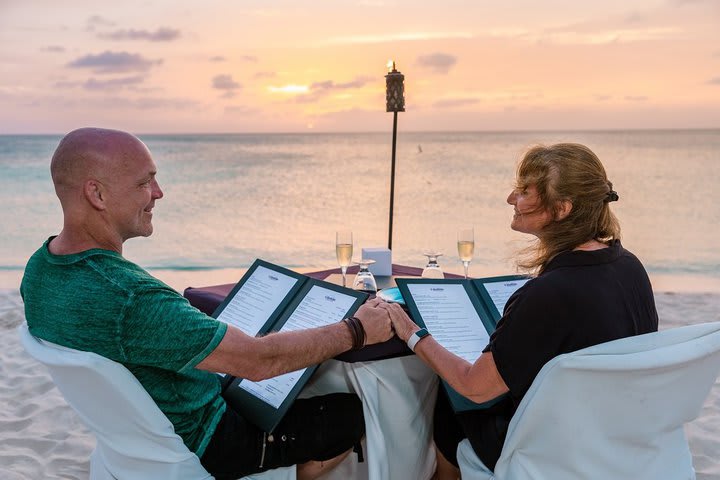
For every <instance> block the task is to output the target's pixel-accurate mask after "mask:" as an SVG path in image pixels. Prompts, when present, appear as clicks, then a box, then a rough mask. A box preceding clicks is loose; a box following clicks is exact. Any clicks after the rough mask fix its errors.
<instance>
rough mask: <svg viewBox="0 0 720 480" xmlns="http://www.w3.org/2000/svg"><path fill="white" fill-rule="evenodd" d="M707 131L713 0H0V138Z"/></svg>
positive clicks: (718, 1) (712, 122)
mask: <svg viewBox="0 0 720 480" xmlns="http://www.w3.org/2000/svg"><path fill="white" fill-rule="evenodd" d="M389 59H393V60H395V62H396V65H397V69H398V70H399V71H400V72H402V73H403V74H404V75H405V98H406V111H405V112H404V113H400V114H399V120H398V122H399V126H400V127H399V128H400V129H401V130H403V129H404V130H407V131H449V130H453V131H455V130H466V131H467V130H470V131H497V130H569V129H572V130H586V129H653V128H720V0H637V1H631V0H600V1H598V0H583V1H577V0H544V1H542V2H539V1H531V0H517V1H512V0H507V1H499V0H498V1H496V0H492V1H491V0H477V1H469V0H463V1H456V0H445V1H442V2H437V1H427V0H317V1H308V0H222V1H221V0H203V1H200V0H172V1H170V0H123V1H112V2H110V1H105V0H92V1H89V0H88V1H86V0H62V1H58V0H0V134H19V133H31V134H34V133H54V134H57V133H65V132H68V131H70V130H72V129H74V128H77V127H81V126H89V125H92V126H103V127H109V128H120V129H124V130H128V131H132V132H134V133H226V132H227V133H235V132H238V133H244V132H312V131H317V132H337V131H339V132H355V131H386V130H388V128H391V127H389V125H391V122H392V119H391V114H389V113H386V112H385V78H384V76H385V74H386V73H387V68H386V64H387V62H388V60H389Z"/></svg>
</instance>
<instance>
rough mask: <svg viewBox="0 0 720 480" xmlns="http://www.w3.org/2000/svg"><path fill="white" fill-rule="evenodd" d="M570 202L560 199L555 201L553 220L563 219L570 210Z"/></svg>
mask: <svg viewBox="0 0 720 480" xmlns="http://www.w3.org/2000/svg"><path fill="white" fill-rule="evenodd" d="M572 207H573V205H572V202H571V201H570V200H560V201H559V202H558V203H557V210H555V212H556V213H555V221H556V222H559V221H561V220H565V218H567V216H568V215H570V212H572Z"/></svg>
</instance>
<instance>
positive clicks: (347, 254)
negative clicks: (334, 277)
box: [335, 243, 353, 267]
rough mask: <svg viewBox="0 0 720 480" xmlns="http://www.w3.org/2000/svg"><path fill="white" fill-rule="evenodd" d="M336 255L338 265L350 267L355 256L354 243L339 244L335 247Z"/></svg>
mask: <svg viewBox="0 0 720 480" xmlns="http://www.w3.org/2000/svg"><path fill="white" fill-rule="evenodd" d="M335 253H336V254H337V261H338V265H340V266H341V267H347V266H349V265H350V261H351V260H352V254H353V246H352V243H339V244H337V245H335Z"/></svg>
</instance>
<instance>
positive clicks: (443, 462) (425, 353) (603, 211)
mask: <svg viewBox="0 0 720 480" xmlns="http://www.w3.org/2000/svg"><path fill="white" fill-rule="evenodd" d="M618 199H619V196H618V194H617V193H616V192H615V191H614V190H613V185H612V183H611V182H610V181H609V180H608V178H607V175H606V173H605V169H604V167H603V165H602V163H601V162H600V160H599V159H598V158H597V156H596V155H595V154H594V153H593V152H592V151H591V150H590V149H589V148H587V147H585V146H583V145H579V144H574V143H560V144H556V145H551V146H536V147H533V148H531V149H530V150H529V151H528V152H527V153H526V154H525V155H524V157H523V159H522V160H521V162H520V164H519V166H518V168H517V175H516V183H515V188H514V189H513V191H512V192H511V193H510V195H509V196H508V198H507V203H509V204H510V205H512V206H513V209H514V216H513V218H512V222H511V225H510V227H511V228H512V229H513V230H516V231H519V232H523V233H527V234H530V235H534V236H535V237H537V240H536V242H535V244H534V245H533V246H532V247H530V248H529V249H526V250H525V251H524V255H523V256H522V257H521V258H520V259H519V260H518V262H517V263H518V266H519V267H520V269H521V270H523V271H525V272H527V273H530V274H532V275H533V276H534V278H533V279H532V280H530V281H529V282H527V283H526V284H525V285H524V286H523V287H521V288H520V289H519V290H518V291H517V292H515V294H513V295H512V297H511V298H510V299H509V300H508V302H507V304H506V305H505V309H504V312H503V317H502V318H501V320H500V321H499V323H498V326H497V329H496V330H495V332H494V333H493V334H492V336H491V337H490V343H489V344H488V345H487V347H485V349H484V350H483V353H482V355H481V356H480V358H478V359H477V360H476V361H475V363H474V364H470V363H469V362H466V361H465V360H463V359H461V358H460V357H457V356H455V355H453V354H452V353H450V352H448V351H447V350H445V349H444V348H443V347H442V346H441V345H440V344H439V343H437V342H436V341H435V340H434V339H433V338H432V336H431V335H428V336H425V337H422V338H421V339H420V340H419V341H418V340H417V339H416V338H413V337H414V334H415V332H417V331H418V330H419V327H418V326H417V325H415V323H413V322H412V321H411V320H410V319H409V318H408V317H407V316H406V315H405V314H404V313H402V310H401V309H400V308H399V307H398V306H397V305H396V304H395V305H394V304H384V305H383V308H387V309H389V310H390V311H391V312H392V315H391V317H392V320H393V325H394V328H395V331H396V333H397V335H398V336H399V337H400V338H401V339H402V340H404V341H406V342H407V341H409V340H412V344H413V346H414V347H415V349H414V350H415V353H416V354H417V355H418V356H419V357H420V358H421V359H423V361H425V362H426V363H427V364H428V365H429V366H430V367H431V368H432V369H433V370H434V371H435V372H437V374H438V375H439V376H440V377H442V378H443V379H444V380H446V381H447V382H448V383H449V384H450V385H451V386H452V387H453V388H454V389H455V390H457V391H458V392H459V393H461V394H462V395H464V396H466V397H468V398H469V399H471V400H473V401H475V402H479V403H480V402H487V401H490V400H495V403H494V404H493V405H492V406H491V407H489V408H488V409H485V410H474V411H470V412H463V413H458V414H455V413H453V411H452V410H451V408H450V406H449V403H448V400H447V399H446V397H445V394H444V392H442V391H441V392H440V393H439V394H438V402H437V406H436V409H435V444H436V449H437V453H438V470H437V476H436V478H439V479H443V478H457V477H458V474H459V470H458V469H457V460H456V456H455V451H456V449H457V444H458V443H459V442H460V441H461V440H462V439H463V438H468V439H469V440H470V443H471V445H472V447H473V449H474V450H475V452H476V453H477V455H478V457H479V458H480V459H481V460H482V461H483V463H484V464H485V465H486V466H487V467H488V468H490V469H494V467H495V463H496V462H497V459H498V457H499V456H500V451H501V449H502V445H503V442H504V440H505V435H506V433H507V427H508V425H509V423H510V419H511V418H512V416H513V414H514V413H515V409H516V408H517V406H518V404H519V403H520V401H521V400H522V398H523V396H524V395H525V393H526V392H527V390H528V389H529V388H530V385H531V384H532V382H533V380H534V379H535V377H536V375H537V374H538V373H539V371H540V369H541V368H542V367H543V365H545V363H546V362H548V361H549V360H550V359H552V358H553V357H555V356H557V355H560V354H562V353H568V352H572V351H575V350H579V349H582V348H585V347H589V346H591V345H596V344H599V343H603V342H607V341H611V340H615V339H618V338H623V337H628V336H633V335H639V334H643V333H648V332H652V331H656V330H657V326H658V317H657V311H656V309H655V300H654V297H653V292H652V287H651V285H650V281H649V279H648V276H647V273H646V272H645V269H644V268H643V266H642V264H641V263H640V261H639V260H638V259H637V258H636V257H635V256H634V255H633V254H632V253H630V252H629V251H627V250H625V249H624V248H623V247H622V245H621V243H620V226H619V223H618V221H617V218H616V217H615V215H614V214H613V213H612V211H611V210H610V203H611V202H614V201H617V200H618Z"/></svg>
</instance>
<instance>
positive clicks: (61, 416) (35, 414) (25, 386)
mask: <svg viewBox="0 0 720 480" xmlns="http://www.w3.org/2000/svg"><path fill="white" fill-rule="evenodd" d="M233 275H235V273H233ZM161 278H162V277H161ZM238 278H239V277H238ZM166 281H167V280H166ZM178 281H180V282H183V283H181V285H189V284H192V283H194V282H192V283H184V282H187V281H188V279H187V278H181V279H172V281H168V283H169V284H171V285H172V286H174V288H180V287H178V286H175V285H173V284H174V283H176V282H178ZM228 281H232V280H228ZM205 284H207V283H205ZM656 301H657V306H658V312H659V314H660V319H661V321H660V328H673V327H678V326H681V325H688V324H694V323H704V322H710V321H720V293H718V292H707V293H692V292H687V291H683V290H676V291H659V292H657V293H656ZM23 321H24V316H23V305H22V300H21V299H20V295H19V293H18V291H17V289H9V288H5V289H0V405H2V406H3V408H2V409H1V410H0V478H2V479H4V480H19V479H33V480H34V479H40V478H42V479H86V478H88V468H89V462H88V458H89V455H90V452H91V451H92V449H93V448H94V446H95V439H94V437H93V436H92V435H91V434H90V433H89V431H88V430H87V429H86V428H85V427H84V426H83V425H82V423H80V421H79V420H78V418H77V416H76V415H75V413H74V412H73V411H72V410H71V409H70V407H68V406H67V404H66V403H65V401H64V400H63V398H62V396H61V395H60V393H59V392H58V390H57V389H56V388H55V387H54V385H53V383H52V380H51V379H50V376H49V375H48V373H47V371H46V370H45V368H44V367H43V366H42V365H40V364H38V363H37V362H35V361H34V360H33V359H31V358H30V357H29V356H28V355H27V354H26V353H25V352H24V350H23V349H22V346H21V345H20V342H19V339H18V336H17V332H16V329H17V326H18V325H20V323H22V322H23ZM686 432H687V436H688V440H689V442H690V449H691V451H692V454H693V463H694V465H695V469H696V471H697V478H698V479H699V480H709V479H718V480H720V381H716V382H715V386H714V387H713V389H712V391H711V392H710V395H709V397H708V398H707V400H706V402H705V405H704V407H703V409H702V412H701V414H700V416H699V417H698V418H697V419H696V420H695V421H693V422H692V423H690V424H689V425H687V428H686Z"/></svg>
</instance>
